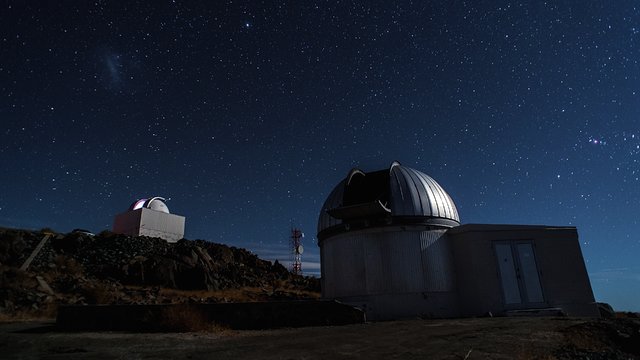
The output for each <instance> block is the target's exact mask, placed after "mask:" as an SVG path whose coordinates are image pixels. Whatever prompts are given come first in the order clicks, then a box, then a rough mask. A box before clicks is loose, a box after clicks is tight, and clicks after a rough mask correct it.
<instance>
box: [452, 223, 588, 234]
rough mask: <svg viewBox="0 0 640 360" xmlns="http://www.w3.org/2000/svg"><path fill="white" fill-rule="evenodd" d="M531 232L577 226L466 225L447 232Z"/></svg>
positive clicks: (566, 228) (574, 228)
mask: <svg viewBox="0 0 640 360" xmlns="http://www.w3.org/2000/svg"><path fill="white" fill-rule="evenodd" d="M522 230H524V231H531V230H570V231H577V228H576V227H575V226H552V225H517V224H464V225H460V226H456V227H453V228H451V229H449V230H447V232H448V233H451V234H459V233H465V232H485V231H522Z"/></svg>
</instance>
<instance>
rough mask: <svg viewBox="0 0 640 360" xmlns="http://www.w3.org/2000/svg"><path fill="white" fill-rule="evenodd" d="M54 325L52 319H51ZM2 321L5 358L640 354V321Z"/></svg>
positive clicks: (573, 356) (0, 350)
mask: <svg viewBox="0 0 640 360" xmlns="http://www.w3.org/2000/svg"><path fill="white" fill-rule="evenodd" d="M47 325H49V326H47ZM50 325H51V324H38V323H24V322H23V323H4V324H2V323H0V354H2V355H1V357H2V358H3V359H123V358H126V359H158V358H167V359H174V358H175V359H235V360H238V359H353V358H361V359H585V360H586V359H592V360H599V359H639V358H640V321H639V319H637V318H623V319H620V318H618V319H602V320H594V319H576V318H567V317H559V318H558V317H544V318H504V317H502V318H476V319H450V320H419V319H416V320H407V321H389V322H379V323H367V324H357V325H345V326H333V327H307V328H299V329H279V330H264V331H232V330H228V329H224V328H212V329H210V330H208V331H202V332H187V333H135V334H134V333H125V332H68V333H65V332H59V331H55V329H54V328H53V326H50Z"/></svg>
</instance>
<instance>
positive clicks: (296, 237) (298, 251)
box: [290, 228, 304, 275]
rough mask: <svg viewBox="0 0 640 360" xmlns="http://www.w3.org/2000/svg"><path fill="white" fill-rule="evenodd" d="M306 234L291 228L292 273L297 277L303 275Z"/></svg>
mask: <svg viewBox="0 0 640 360" xmlns="http://www.w3.org/2000/svg"><path fill="white" fill-rule="evenodd" d="M303 237H304V234H303V233H302V231H300V229H296V228H291V239H290V246H291V272H292V273H294V274H296V275H302V253H303V252H304V248H303V247H302V238H303Z"/></svg>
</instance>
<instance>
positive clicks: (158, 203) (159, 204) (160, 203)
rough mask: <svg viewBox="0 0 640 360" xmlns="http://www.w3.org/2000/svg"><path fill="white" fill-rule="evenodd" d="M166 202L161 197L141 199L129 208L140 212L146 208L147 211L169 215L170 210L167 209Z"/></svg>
mask: <svg viewBox="0 0 640 360" xmlns="http://www.w3.org/2000/svg"><path fill="white" fill-rule="evenodd" d="M165 202H166V200H165V198H162V197H159V196H156V197H152V198H149V199H140V200H137V201H135V202H134V203H133V204H131V206H129V210H138V209H141V208H143V207H144V208H147V209H151V210H155V211H160V212H163V213H166V214H169V208H168V207H167V204H166V203H165Z"/></svg>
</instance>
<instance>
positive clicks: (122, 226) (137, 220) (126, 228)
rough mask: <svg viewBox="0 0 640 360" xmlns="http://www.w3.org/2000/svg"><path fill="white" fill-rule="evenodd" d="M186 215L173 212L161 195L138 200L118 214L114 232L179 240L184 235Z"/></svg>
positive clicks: (169, 240)
mask: <svg viewBox="0 0 640 360" xmlns="http://www.w3.org/2000/svg"><path fill="white" fill-rule="evenodd" d="M184 223H185V218H184V216H180V215H175V214H171V213H170V212H169V208H168V207H167V204H166V200H165V199H164V198H161V197H157V196H156V197H152V198H148V199H140V200H136V201H135V202H134V203H133V204H131V206H129V209H128V210H127V211H126V212H124V213H122V214H118V215H116V218H115V220H114V222H113V232H115V233H118V234H125V235H130V236H139V235H143V236H150V237H158V238H161V239H165V240H167V242H171V243H174V242H177V241H178V240H180V239H182V238H183V237H184Z"/></svg>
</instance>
